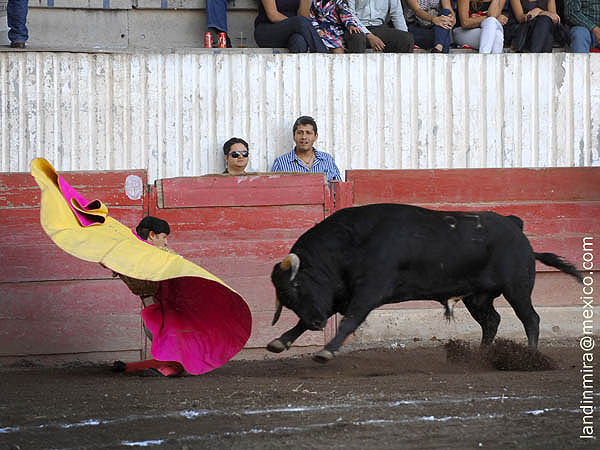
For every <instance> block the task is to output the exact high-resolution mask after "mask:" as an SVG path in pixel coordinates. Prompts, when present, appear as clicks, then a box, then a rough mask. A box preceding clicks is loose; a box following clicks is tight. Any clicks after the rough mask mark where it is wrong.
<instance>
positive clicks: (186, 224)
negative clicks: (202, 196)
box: [150, 193, 324, 241]
mask: <svg viewBox="0 0 600 450" xmlns="http://www.w3.org/2000/svg"><path fill="white" fill-rule="evenodd" d="M322 195H323V194H322V193H321V196H322ZM150 214H151V215H154V216H157V217H161V218H162V219H164V220H166V221H167V222H169V224H170V225H171V228H172V230H171V232H172V233H177V234H179V233H184V234H186V235H189V234H190V233H196V234H199V235H200V236H208V235H220V236H222V238H223V239H224V240H229V241H232V239H231V237H230V236H229V233H231V232H237V231H239V232H241V233H246V235H247V236H248V237H252V235H253V234H254V233H259V234H260V233H262V232H263V231H268V232H272V233H274V234H277V233H279V232H281V231H282V230H294V229H308V228H310V227H312V226H313V225H314V224H315V223H317V222H319V221H321V220H322V219H323V217H324V213H323V204H322V203H321V204H313V205H304V206H296V205H290V206H254V207H240V208H237V207H206V208H177V209H161V208H156V207H155V206H154V205H151V208H150ZM174 235H175V234H174ZM182 235H183V234H182Z"/></svg>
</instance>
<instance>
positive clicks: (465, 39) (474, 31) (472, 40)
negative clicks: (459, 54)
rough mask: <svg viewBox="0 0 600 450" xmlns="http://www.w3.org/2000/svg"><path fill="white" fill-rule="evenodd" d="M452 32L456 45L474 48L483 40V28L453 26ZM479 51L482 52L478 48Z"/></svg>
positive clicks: (478, 46)
mask: <svg viewBox="0 0 600 450" xmlns="http://www.w3.org/2000/svg"><path fill="white" fill-rule="evenodd" d="M452 33H453V34H454V43H455V44H456V45H457V46H458V47H464V46H469V47H471V48H474V49H478V48H479V49H480V45H481V43H482V41H483V39H482V35H483V30H482V29H481V28H455V29H454V30H452ZM480 53H483V52H482V51H481V50H480ZM488 53H489V52H488Z"/></svg>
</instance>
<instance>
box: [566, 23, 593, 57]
mask: <svg viewBox="0 0 600 450" xmlns="http://www.w3.org/2000/svg"><path fill="white" fill-rule="evenodd" d="M569 36H570V37H571V45H570V47H571V51H572V52H573V53H588V52H589V51H590V49H591V48H592V33H590V31H589V30H588V29H587V28H585V27H571V29H570V30H569Z"/></svg>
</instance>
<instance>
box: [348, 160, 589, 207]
mask: <svg viewBox="0 0 600 450" xmlns="http://www.w3.org/2000/svg"><path fill="white" fill-rule="evenodd" d="M346 180H347V181H349V182H352V183H354V200H353V204H354V205H365V204H369V203H386V202H393V203H419V204H423V203H471V202H474V203H481V202H486V203H487V202H489V203H500V202H530V201H561V200H567V201H584V200H592V201H597V200H600V168H599V167H560V168H544V169H446V170H350V171H347V172H346Z"/></svg>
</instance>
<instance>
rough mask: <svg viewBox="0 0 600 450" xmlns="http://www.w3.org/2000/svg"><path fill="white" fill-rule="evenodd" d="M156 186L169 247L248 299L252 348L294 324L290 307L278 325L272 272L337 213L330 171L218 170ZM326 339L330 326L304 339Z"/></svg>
mask: <svg viewBox="0 0 600 450" xmlns="http://www.w3.org/2000/svg"><path fill="white" fill-rule="evenodd" d="M156 187H157V189H156V190H155V191H154V192H153V193H152V194H151V196H150V214H152V215H156V216H157V217H161V218H163V219H165V220H167V221H168V222H169V224H170V225H171V229H172V236H170V238H169V246H170V247H171V248H173V249H174V250H175V251H176V252H177V253H179V254H181V255H182V256H185V257H186V258H188V259H190V260H191V261H194V262H195V263H197V264H198V265H200V266H202V267H204V268H205V269H206V270H208V271H209V272H212V273H213V274H215V275H216V276H218V277H219V278H221V279H222V280H223V281H225V282H226V283H227V284H228V285H229V286H231V287H232V288H234V289H236V290H237V291H238V292H240V293H241V294H242V296H243V297H244V298H245V299H246V301H248V303H249V305H250V309H251V310H252V315H253V327H252V336H251V337H250V340H249V342H248V344H247V347H263V348H264V347H265V345H266V344H267V343H268V342H269V341H270V340H271V339H273V338H275V337H277V336H279V334H280V333H282V332H283V331H285V330H286V329H288V328H290V327H291V326H293V325H295V322H296V321H297V317H296V316H295V315H294V314H293V313H292V312H290V311H287V312H284V313H283V315H282V317H281V319H280V322H279V323H278V324H277V326H276V327H271V320H272V318H273V313H274V311H275V309H274V305H275V290H274V289H273V286H272V284H271V280H270V275H271V270H272V269H273V265H274V264H275V263H276V262H277V261H281V260H282V259H283V258H284V256H285V255H287V253H288V252H289V250H290V248H291V246H292V245H293V243H294V242H295V241H296V239H298V237H299V236H300V235H301V234H302V233H303V232H304V231H306V230H307V229H309V228H310V227H312V226H313V225H314V224H315V223H318V222H320V221H321V220H323V219H324V218H325V217H326V216H327V215H329V214H330V212H331V210H332V208H333V204H332V197H331V195H330V193H329V187H328V185H327V183H326V181H325V178H324V176H323V175H319V174H265V175H261V176H241V177H232V176H228V175H212V176H205V177H194V178H171V179H165V180H159V181H157V183H156ZM333 326H334V322H333V321H331V322H330V325H329V327H333ZM325 333H326V334H327V333H329V334H330V333H331V330H326V331H325ZM324 340H325V335H324V333H323V332H308V333H305V335H304V336H303V337H302V338H301V339H300V340H299V341H298V345H323V343H324Z"/></svg>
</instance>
